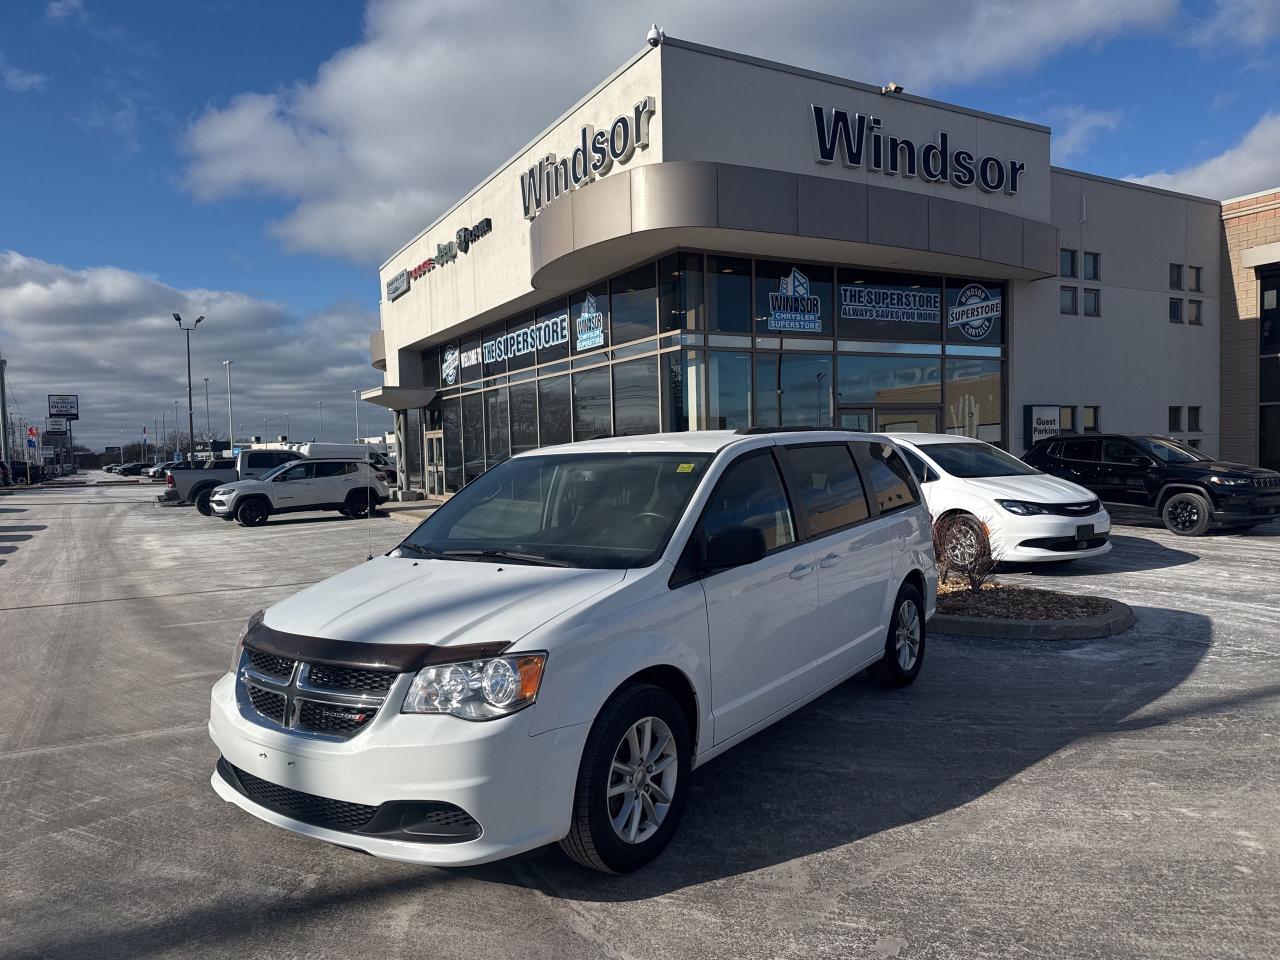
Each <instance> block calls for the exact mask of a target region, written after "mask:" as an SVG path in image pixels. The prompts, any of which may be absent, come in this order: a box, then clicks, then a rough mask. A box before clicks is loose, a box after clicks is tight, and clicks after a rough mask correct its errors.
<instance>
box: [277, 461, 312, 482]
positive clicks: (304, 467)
mask: <svg viewBox="0 0 1280 960" xmlns="http://www.w3.org/2000/svg"><path fill="white" fill-rule="evenodd" d="M276 479H277V480H309V479H311V464H309V463H300V464H298V465H297V466H296V467H290V468H289V469H288V470H286V471H285V472H284V473H282V474H280V476H278V477H276Z"/></svg>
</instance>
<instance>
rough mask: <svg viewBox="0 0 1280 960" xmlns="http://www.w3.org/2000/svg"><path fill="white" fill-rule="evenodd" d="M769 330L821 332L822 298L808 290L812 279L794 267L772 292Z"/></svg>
mask: <svg viewBox="0 0 1280 960" xmlns="http://www.w3.org/2000/svg"><path fill="white" fill-rule="evenodd" d="M769 329H770V330H796V331H800V332H803V333H821V332H822V301H821V300H820V299H819V298H818V297H815V296H813V295H812V294H811V293H810V292H809V278H808V277H806V276H805V275H804V274H803V273H801V272H800V271H799V270H796V269H795V268H792V270H791V272H790V273H789V274H787V275H786V276H785V277H783V278H782V279H781V280H779V281H778V290H777V292H776V293H770V294H769Z"/></svg>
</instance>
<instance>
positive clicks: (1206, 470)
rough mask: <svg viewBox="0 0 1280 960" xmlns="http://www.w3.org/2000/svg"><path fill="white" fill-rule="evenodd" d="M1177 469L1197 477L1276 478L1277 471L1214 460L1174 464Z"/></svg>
mask: <svg viewBox="0 0 1280 960" xmlns="http://www.w3.org/2000/svg"><path fill="white" fill-rule="evenodd" d="M1173 466H1174V467H1175V468H1176V469H1179V470H1186V471H1187V472H1189V473H1194V474H1197V475H1207V474H1212V473H1234V474H1238V475H1240V476H1245V477H1274V476H1275V475H1276V471H1275V470H1268V469H1267V468H1266V467H1251V466H1249V464H1247V463H1232V462H1231V461H1229V460H1213V461H1206V462H1204V463H1177V464H1173Z"/></svg>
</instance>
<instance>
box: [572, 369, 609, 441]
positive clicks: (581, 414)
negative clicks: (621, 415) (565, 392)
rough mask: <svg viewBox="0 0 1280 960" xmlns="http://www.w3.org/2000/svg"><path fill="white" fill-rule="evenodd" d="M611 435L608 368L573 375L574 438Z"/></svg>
mask: <svg viewBox="0 0 1280 960" xmlns="http://www.w3.org/2000/svg"><path fill="white" fill-rule="evenodd" d="M611 433H613V422H612V419H611V418H610V416H609V368H608V367H598V368H597V369H595V370H588V371H586V372H585V373H575V374H574V375H573V439H574V440H575V441H577V440H594V439H595V438H596V437H607V436H608V435H609V434H611Z"/></svg>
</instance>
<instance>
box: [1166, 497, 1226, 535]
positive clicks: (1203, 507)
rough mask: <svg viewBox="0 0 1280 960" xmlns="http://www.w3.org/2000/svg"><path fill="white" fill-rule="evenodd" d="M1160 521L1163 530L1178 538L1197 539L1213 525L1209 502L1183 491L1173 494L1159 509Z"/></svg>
mask: <svg viewBox="0 0 1280 960" xmlns="http://www.w3.org/2000/svg"><path fill="white" fill-rule="evenodd" d="M1160 520H1161V522H1162V523H1163V524H1164V528H1165V529H1166V530H1168V531H1169V532H1170V533H1176V534H1177V535H1178V536H1180V537H1199V536H1202V535H1203V534H1204V533H1206V532H1207V531H1208V529H1209V527H1210V526H1211V525H1212V523H1213V517H1212V515H1211V514H1210V508H1209V501H1208V500H1206V499H1205V498H1204V496H1202V495H1201V494H1198V493H1191V492H1189V491H1183V492H1181V493H1175V494H1174V495H1173V496H1171V497H1170V498H1169V499H1168V500H1166V501H1165V502H1164V506H1162V507H1161V508H1160Z"/></svg>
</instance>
